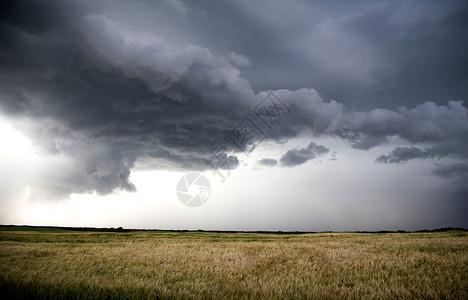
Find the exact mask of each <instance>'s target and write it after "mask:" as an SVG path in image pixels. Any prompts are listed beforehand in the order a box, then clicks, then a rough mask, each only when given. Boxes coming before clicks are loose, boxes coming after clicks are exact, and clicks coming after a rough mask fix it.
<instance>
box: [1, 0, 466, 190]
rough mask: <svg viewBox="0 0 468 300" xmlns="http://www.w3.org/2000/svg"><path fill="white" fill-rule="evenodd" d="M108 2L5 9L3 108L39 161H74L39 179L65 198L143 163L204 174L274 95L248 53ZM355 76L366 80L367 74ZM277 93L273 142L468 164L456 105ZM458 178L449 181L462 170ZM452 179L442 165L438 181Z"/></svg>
mask: <svg viewBox="0 0 468 300" xmlns="http://www.w3.org/2000/svg"><path fill="white" fill-rule="evenodd" d="M166 2H167V3H170V5H169V4H167V5H154V6H150V7H151V9H152V10H153V13H154V14H156V15H158V16H159V15H160V16H161V18H165V17H164V16H165V15H171V18H172V19H171V20H172V21H169V20H168V22H175V21H173V20H178V21H177V24H189V23H187V18H189V16H190V15H191V14H194V15H193V18H194V20H195V19H197V18H201V17H200V15H202V14H203V13H202V12H201V11H199V10H196V9H194V8H190V7H189V6H187V5H184V4H183V3H182V2H179V1H166ZM138 3H140V2H138ZM141 3H143V4H144V3H145V2H141ZM141 3H140V4H141ZM104 4H105V3H104V2H103V3H101V4H95V3H94V2H91V1H89V2H88V1H84V2H82V3H81V2H80V3H75V2H72V1H63V2H62V1H52V2H51V3H47V4H46V3H45V2H42V1H35V2H30V1H6V2H4V3H3V4H2V5H3V9H1V11H2V15H1V22H0V33H1V34H0V36H1V38H0V55H1V66H0V67H1V68H0V78H1V81H0V99H1V102H0V111H1V112H2V114H4V115H5V116H7V117H9V118H10V119H11V120H12V123H14V125H15V127H16V128H19V129H20V130H22V131H23V132H24V133H25V134H26V135H27V136H28V137H29V138H30V139H31V140H32V141H33V142H34V143H35V144H36V145H37V146H38V147H39V148H40V149H41V151H43V153H44V154H46V155H55V156H65V157H67V159H69V161H70V163H69V164H67V166H66V167H64V168H63V169H62V170H61V172H62V176H59V177H57V176H49V177H45V178H49V180H47V179H44V180H42V181H39V182H38V183H37V185H39V186H42V187H43V188H44V189H47V190H51V191H53V192H55V193H58V194H60V195H63V196H66V195H68V194H70V193H74V192H75V193H76V192H77V193H81V192H91V191H96V192H98V193H99V194H108V193H111V192H113V191H115V190H119V189H122V190H127V191H134V190H135V187H134V185H133V184H132V183H131V182H130V181H129V175H130V170H131V169H132V168H133V167H134V166H135V164H136V163H137V162H141V161H145V162H146V166H148V168H153V167H154V166H155V167H156V168H160V169H168V170H175V169H177V170H204V169H206V168H207V166H206V164H204V163H203V160H204V159H205V158H206V157H207V156H208V155H209V153H210V150H211V149H212V147H214V146H215V145H216V143H217V142H218V141H220V140H222V139H223V138H224V137H225V136H226V134H227V133H228V132H229V131H230V130H231V129H232V128H233V127H234V126H235V125H236V124H238V122H239V121H240V120H241V119H242V118H243V117H244V116H245V115H246V114H248V113H249V112H250V111H251V109H252V108H253V107H254V106H255V105H256V104H257V103H258V102H259V101H260V100H261V99H263V98H264V97H265V96H266V95H268V93H269V92H270V91H260V92H258V91H254V89H253V87H252V83H251V82H250V81H249V80H247V79H246V78H247V77H246V76H243V74H244V72H245V73H246V74H249V71H248V69H249V68H254V67H255V64H256V61H255V60H253V59H250V58H249V57H248V56H245V55H244V53H237V52H236V51H233V50H232V49H231V51H227V52H226V51H225V52H223V51H218V50H219V49H217V48H216V47H213V49H215V50H212V49H211V48H210V47H209V45H208V46H206V45H205V44H203V41H204V39H203V37H200V44H197V43H196V42H197V41H192V40H190V38H189V37H185V36H184V33H183V32H184V30H183V29H184V26H182V25H180V26H182V27H177V26H174V27H173V28H174V32H168V31H167V30H168V29H167V27H163V26H154V27H151V26H148V24H146V23H145V21H144V20H137V19H131V16H128V18H130V19H129V20H126V21H124V20H122V19H119V18H116V17H115V16H116V15H118V12H119V9H120V10H123V9H124V8H125V5H126V4H125V3H123V2H116V4H115V6H114V9H115V10H116V11H115V13H111V12H109V11H108V10H106V9H104V6H105V5H104ZM136 7H137V8H138V7H139V8H140V9H141V7H140V6H138V5H137V6H136ZM450 11H451V10H450ZM400 13H401V12H400ZM368 17H369V16H368ZM362 18H365V14H363V16H362ZM359 19H360V18H358V17H357V16H356V17H355V19H354V21H353V22H352V23H353V24H354V26H359V24H360V23H359ZM197 20H198V19H197ZM362 20H364V19H362ZM444 20H445V19H444ZM148 22H149V21H148ZM363 22H364V21H363ZM460 22H463V21H460ZM363 24H367V22H364V23H363ZM156 25H157V24H156ZM159 25H160V24H159ZM141 27H144V28H147V30H146V31H145V30H140V28H141ZM171 33H172V34H171ZM177 37H180V39H178V38H177ZM184 38H186V40H185V39H184ZM207 44H209V43H207ZM400 46H401V45H400ZM241 48H242V47H241ZM270 55H271V54H270ZM376 59H377V58H376ZM399 61H400V62H402V61H406V60H404V59H402V60H399ZM351 67H353V65H351V66H350V68H351ZM351 69H352V68H351ZM372 70H374V68H373V67H370V68H369V70H368V73H369V74H370V73H372ZM344 74H348V73H347V72H344ZM361 75H362V78H363V79H362V80H364V81H365V78H367V77H366V76H367V75H366V74H361ZM281 77H282V78H284V77H285V76H283V75H281ZM308 86H309V85H308ZM273 92H274V94H275V95H277V96H278V97H279V99H281V101H282V102H283V103H284V104H285V105H286V106H287V107H288V108H289V109H290V110H291V116H290V117H289V118H288V119H287V120H284V122H281V123H280V124H279V125H278V126H277V127H276V128H275V134H273V135H270V136H268V139H270V140H273V141H284V140H287V139H290V138H293V137H297V136H299V135H300V134H306V135H309V136H311V137H313V136H320V135H329V136H334V137H338V138H341V139H343V140H345V141H347V142H348V143H349V145H350V146H351V147H352V148H355V149H361V150H363V151H365V150H368V149H371V148H373V147H375V146H378V145H382V144H385V143H386V142H387V141H388V140H389V139H390V138H392V137H398V138H400V139H402V140H403V141H404V142H405V143H407V144H410V145H409V146H404V147H398V148H396V149H395V150H393V151H392V152H391V153H389V154H384V155H382V156H379V157H378V158H377V161H378V162H382V163H402V162H406V161H409V160H412V159H432V158H440V157H452V158H454V159H458V160H460V163H459V164H458V165H455V166H456V167H454V166H452V167H451V168H453V169H456V170H460V169H463V168H462V167H461V166H463V165H465V164H466V162H467V160H468V155H467V153H466V149H467V148H468V142H467V141H468V109H467V107H466V105H465V103H464V102H463V101H462V100H458V99H438V101H437V103H436V102H434V101H427V102H418V103H420V104H416V105H410V106H408V107H406V106H399V108H396V109H389V108H374V109H367V108H355V109H351V107H352V105H351V104H350V103H345V102H340V101H345V100H341V99H340V101H337V100H329V99H328V98H327V97H325V96H323V95H320V94H319V93H318V92H317V91H316V90H315V89H313V88H299V89H275V90H274V91H273ZM447 100H450V101H447ZM329 151H330V150H329V149H327V148H326V147H324V146H320V145H316V144H314V143H310V144H309V145H308V146H307V147H305V148H298V149H291V150H289V151H287V152H286V153H285V154H284V155H283V156H282V157H281V158H280V160H279V164H280V165H281V166H285V167H294V166H297V165H300V164H304V163H306V162H307V161H309V160H312V159H314V158H316V157H318V156H320V155H323V154H325V153H328V152H329ZM238 152H239V150H238V149H237V148H235V147H232V148H229V149H226V153H224V155H225V156H226V157H229V160H230V162H231V165H232V166H233V167H232V168H235V167H236V166H237V165H238V164H239V161H238V159H237V157H236V153H238ZM372 159H375V158H372ZM275 162H276V161H275V160H272V159H266V160H265V159H264V160H261V161H259V164H260V165H263V166H273V165H276V164H277V162H276V164H275ZM446 168H449V167H446ZM457 168H458V169H457ZM449 169H450V168H449ZM456 170H455V171H453V172H452V173H457V172H461V171H456ZM437 172H439V173H437ZM450 172H451V171H450V170H445V169H443V168H442V169H441V170H439V171H435V174H436V175H440V176H443V175H441V174H448V173H450Z"/></svg>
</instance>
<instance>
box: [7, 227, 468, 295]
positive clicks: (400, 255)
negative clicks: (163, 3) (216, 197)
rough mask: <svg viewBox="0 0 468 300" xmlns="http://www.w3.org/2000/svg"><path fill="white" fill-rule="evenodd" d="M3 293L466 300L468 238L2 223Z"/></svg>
mask: <svg viewBox="0 0 468 300" xmlns="http://www.w3.org/2000/svg"><path fill="white" fill-rule="evenodd" d="M0 294H1V295H4V296H7V297H8V299H10V298H28V299H31V298H32V299H34V298H39V299H42V298H47V299H50V298H52V299H67V298H74V299H76V298H94V299H96V298H97V299H101V298H106V299H113V298H119V299H122V298H123V299H127V298H130V299H141V298H145V299H146V298H148V299H154V298H171V299H179V298H217V299H219V298H225V299H226V298H264V299H266V298H309V299H310V298H321V299H339V298H353V299H362V298H374V299H377V298H378V299H382V298H384V299H385V298H406V299H410V298H411V299H413V298H419V299H441V298H454V299H468V234H467V233H466V232H462V231H448V232H437V233H372V234H370V233H313V234H260V233H216V232H142V231H136V232H76V231H67V230H61V229H43V230H37V229H34V230H33V229H31V228H8V227H3V228H0ZM2 298H3V299H6V298H5V297H2Z"/></svg>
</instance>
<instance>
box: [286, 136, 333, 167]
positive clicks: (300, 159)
mask: <svg viewBox="0 0 468 300" xmlns="http://www.w3.org/2000/svg"><path fill="white" fill-rule="evenodd" d="M328 152H330V150H329V149H328V148H327V147H325V146H322V145H317V144H315V143H314V142H311V143H310V144H309V145H308V146H307V147H305V148H296V149H291V150H288V151H287V152H286V153H285V154H283V156H281V158H280V160H279V162H280V165H281V166H283V167H294V166H298V165H302V164H304V163H305V162H307V161H309V160H312V159H314V158H316V157H319V156H321V155H324V154H327V153H328Z"/></svg>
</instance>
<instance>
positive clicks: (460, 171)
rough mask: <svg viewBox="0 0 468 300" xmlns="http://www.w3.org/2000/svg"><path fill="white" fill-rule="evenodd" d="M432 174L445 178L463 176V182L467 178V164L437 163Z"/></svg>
mask: <svg viewBox="0 0 468 300" xmlns="http://www.w3.org/2000/svg"><path fill="white" fill-rule="evenodd" d="M433 174H434V175H437V176H441V177H446V178H464V179H465V184H466V183H467V181H466V180H468V164H465V163H454V164H450V165H437V167H436V168H435V169H434V170H433Z"/></svg>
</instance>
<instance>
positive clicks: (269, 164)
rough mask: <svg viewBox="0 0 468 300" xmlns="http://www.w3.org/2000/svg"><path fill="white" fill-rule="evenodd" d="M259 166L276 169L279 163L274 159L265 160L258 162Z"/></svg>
mask: <svg viewBox="0 0 468 300" xmlns="http://www.w3.org/2000/svg"><path fill="white" fill-rule="evenodd" d="M258 164H259V165H261V166H264V167H276V166H277V165H278V161H277V160H276V159H274V158H263V159H260V160H259V161H258Z"/></svg>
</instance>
